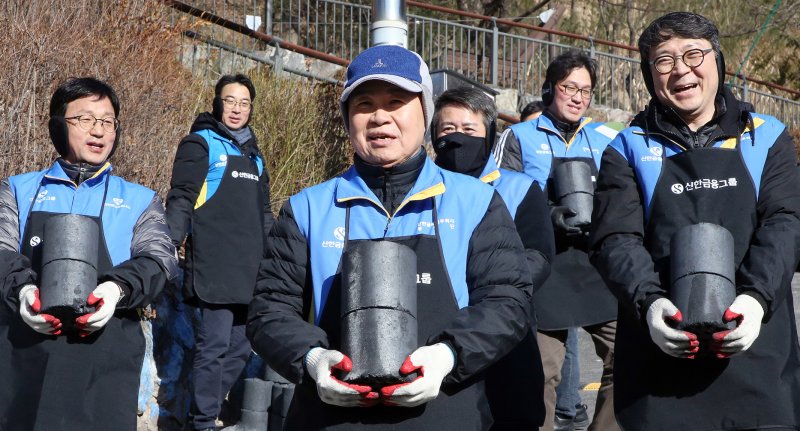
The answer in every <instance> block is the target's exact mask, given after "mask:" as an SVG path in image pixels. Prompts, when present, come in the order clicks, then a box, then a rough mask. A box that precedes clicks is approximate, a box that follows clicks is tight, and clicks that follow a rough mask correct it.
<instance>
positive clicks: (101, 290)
mask: <svg viewBox="0 0 800 431" xmlns="http://www.w3.org/2000/svg"><path fill="white" fill-rule="evenodd" d="M121 296H122V289H121V288H120V287H119V285H118V284H117V283H114V282H113V281H104V282H102V283H100V284H99V285H98V286H97V288H95V289H94V290H93V291H92V293H91V294H89V299H87V300H86V303H87V304H88V305H90V306H93V307H95V312H94V313H87V314H84V315H83V316H80V317H78V318H77V319H75V326H76V327H77V328H78V329H80V330H81V332H80V336H81V337H87V336H89V335H90V334H91V333H93V332H95V331H99V330H100V329H101V328H103V327H104V326H105V325H106V323H108V321H109V320H111V316H113V315H114V311H116V309H117V303H118V302H119V300H120V297H121Z"/></svg>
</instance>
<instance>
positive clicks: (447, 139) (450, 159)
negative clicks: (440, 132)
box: [433, 132, 489, 178]
mask: <svg viewBox="0 0 800 431" xmlns="http://www.w3.org/2000/svg"><path fill="white" fill-rule="evenodd" d="M433 150H434V151H436V164H437V165H439V166H440V167H442V168H444V169H447V170H448V171H453V172H459V173H462V174H466V175H470V176H473V177H475V178H477V177H478V175H480V174H481V172H482V171H483V168H484V167H486V161H487V160H489V149H488V148H487V145H486V138H485V137H483V136H469V135H465V134H463V133H461V132H456V133H450V134H449V135H444V136H442V137H441V138H438V139H436V141H434V143H433Z"/></svg>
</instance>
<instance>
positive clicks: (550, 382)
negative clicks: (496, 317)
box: [536, 320, 620, 431]
mask: <svg viewBox="0 0 800 431" xmlns="http://www.w3.org/2000/svg"><path fill="white" fill-rule="evenodd" d="M583 329H584V330H585V331H586V332H588V333H589V335H591V336H592V341H593V342H594V350H595V353H597V356H598V357H600V358H601V359H602V360H603V376H602V378H601V380H600V389H599V390H598V392H597V403H596V404H595V411H594V417H593V418H592V424H591V425H589V431H618V430H619V429H620V428H619V425H618V424H617V420H616V418H615V417H614V385H613V381H614V373H613V370H614V337H615V336H616V333H617V321H616V320H612V321H610V322H605V323H599V324H596V325H589V326H584V327H583ZM536 338H537V341H538V342H539V351H540V352H541V354H542V367H543V369H544V406H545V409H547V416H546V417H545V419H544V425H543V426H542V427H541V428H539V430H540V431H552V429H553V420H554V417H555V409H556V387H557V386H558V384H559V383H560V382H561V366H562V364H563V363H564V354H565V351H566V348H565V345H566V343H567V330H566V329H562V330H557V331H542V330H539V332H538V333H537V334H536Z"/></svg>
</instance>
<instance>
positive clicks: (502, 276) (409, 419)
mask: <svg viewBox="0 0 800 431" xmlns="http://www.w3.org/2000/svg"><path fill="white" fill-rule="evenodd" d="M431 93H432V91H431V79H430V75H429V73H428V68H427V66H426V65H425V63H424V62H423V61H422V59H421V58H420V57H419V56H418V55H417V54H415V53H413V52H411V51H408V50H406V49H404V48H401V47H398V46H376V47H372V48H370V49H367V50H366V51H364V52H362V53H361V54H359V55H358V56H357V57H356V58H355V59H354V60H353V62H352V63H351V64H350V66H349V67H348V70H347V82H346V84H345V89H344V92H343V94H342V97H341V111H342V117H343V119H344V122H345V129H346V130H347V132H348V134H349V137H350V142H351V144H352V145H353V149H354V150H355V156H354V164H353V166H352V167H351V168H350V169H348V170H347V171H346V172H345V173H343V174H342V175H341V176H338V177H336V178H333V179H331V180H329V181H326V182H324V183H322V184H319V185H317V186H313V187H310V188H308V189H305V190H303V191H301V192H300V193H298V194H297V195H295V196H292V197H291V198H290V199H289V201H288V202H287V203H286V204H285V205H284V206H283V208H282V209H281V212H280V215H279V217H278V220H277V221H276V226H275V227H274V228H273V230H272V232H271V234H270V239H269V241H268V246H267V251H266V257H265V260H264V261H263V262H262V264H261V270H260V274H259V279H258V282H257V286H256V292H255V297H254V299H253V302H252V303H251V304H250V312H249V316H248V328H247V334H248V336H249V338H250V340H251V341H252V344H253V348H254V350H255V351H256V352H258V353H259V354H260V355H262V356H263V357H264V358H265V359H266V361H267V362H268V363H269V365H270V366H271V367H273V368H275V369H276V370H277V371H278V372H279V373H280V374H282V375H283V376H285V377H286V378H288V379H289V380H290V381H292V382H294V383H297V384H298V386H297V389H296V391H295V397H294V399H293V401H292V405H291V407H290V409H289V413H288V417H287V419H286V428H285V429H287V430H295V429H296V430H322V429H324V430H330V429H337V430H338V429H361V428H366V427H369V428H370V429H380V430H409V429H436V430H463V429H488V427H489V426H490V425H491V421H492V419H491V413H490V412H489V410H488V405H487V403H486V400H485V394H484V389H483V381H482V377H481V372H482V371H483V370H485V369H486V368H487V367H488V366H489V365H491V364H492V363H493V362H495V361H496V360H498V359H500V358H501V357H503V356H504V355H505V354H506V353H508V352H509V351H510V350H511V349H512V348H513V347H514V346H515V345H516V344H517V343H518V342H519V341H520V340H521V339H522V338H523V336H525V334H526V333H527V331H528V329H529V320H528V317H527V316H528V312H529V307H530V295H531V288H532V286H531V275H530V272H529V270H528V268H527V263H526V259H525V254H524V250H523V246H522V243H521V241H520V239H519V236H518V235H517V233H516V230H515V227H514V222H513V220H512V219H511V216H510V214H509V212H508V210H507V209H506V207H505V205H504V203H503V200H502V199H501V198H500V196H499V195H498V194H497V193H496V192H495V191H494V190H493V188H492V187H491V186H488V185H486V184H483V183H482V182H481V181H480V180H478V179H476V178H471V177H468V176H466V175H461V174H456V173H453V172H449V171H446V170H443V169H441V168H439V167H437V166H436V165H435V164H434V163H433V162H432V161H431V160H429V159H428V157H427V155H426V153H425V151H424V149H423V147H422V143H423V140H424V136H425V132H426V130H427V128H428V127H427V126H428V124H429V122H430V119H431V116H432V112H433V102H432V97H431ZM378 240H380V241H391V242H395V243H399V244H403V245H406V246H408V247H410V248H412V249H413V250H414V251H415V252H416V257H417V274H418V277H417V280H418V282H417V287H418V292H417V296H418V313H417V323H418V328H419V330H418V339H419V343H420V344H421V346H420V347H419V348H417V349H416V350H414V351H413V352H408V353H409V355H408V357H407V358H406V360H405V362H404V364H403V365H402V367H401V369H400V373H401V374H405V375H411V374H413V373H417V377H416V378H415V379H414V380H413V381H411V382H409V383H404V384H399V385H394V386H386V387H371V386H366V385H354V384H349V383H346V382H343V381H341V380H338V379H337V378H336V377H334V376H335V375H337V373H336V371H337V370H341V371H345V372H346V371H349V370H350V369H352V366H353V364H352V362H351V360H350V358H348V357H347V356H346V355H344V354H343V353H342V352H341V351H340V349H341V343H340V327H339V310H338V309H336V307H335V305H332V304H335V303H337V302H338V301H336V296H335V295H338V292H339V291H340V290H341V282H340V279H341V277H340V276H339V275H340V272H339V265H340V260H341V257H342V254H343V251H346V250H347V249H348V247H352V246H353V244H354V243H356V242H359V241H378ZM490 269H491V270H490ZM363 329H364V331H370V330H372V328H363ZM379 353H380V352H376V354H379ZM540 389H541V388H538V389H536V390H540Z"/></svg>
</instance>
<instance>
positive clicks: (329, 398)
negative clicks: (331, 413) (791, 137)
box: [305, 347, 378, 407]
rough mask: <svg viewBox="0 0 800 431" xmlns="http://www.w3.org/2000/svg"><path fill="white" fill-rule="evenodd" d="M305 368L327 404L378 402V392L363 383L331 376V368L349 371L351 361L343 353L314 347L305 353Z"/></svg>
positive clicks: (353, 404) (356, 405) (365, 404)
mask: <svg viewBox="0 0 800 431" xmlns="http://www.w3.org/2000/svg"><path fill="white" fill-rule="evenodd" d="M305 362H306V370H307V371H308V374H309V375H310V376H311V378H312V379H314V381H315V382H317V394H318V395H319V398H320V399H321V400H322V401H324V402H325V403H327V404H332V405H334V406H341V407H369V406H373V405H375V404H377V403H378V393H377V392H373V391H372V388H371V387H369V386H364V385H354V384H350V383H346V382H343V381H341V380H339V379H337V378H336V377H334V376H333V370H334V369H336V370H342V371H344V372H350V370H352V369H353V361H351V360H350V358H348V357H347V356H346V355H345V354H344V353H342V352H339V351H336V350H327V349H323V348H322V347H314V348H313V349H311V350H309V351H308V353H306V358H305Z"/></svg>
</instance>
